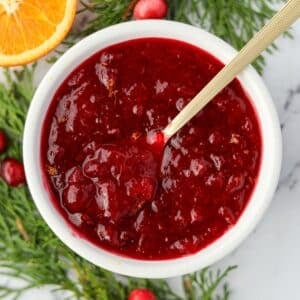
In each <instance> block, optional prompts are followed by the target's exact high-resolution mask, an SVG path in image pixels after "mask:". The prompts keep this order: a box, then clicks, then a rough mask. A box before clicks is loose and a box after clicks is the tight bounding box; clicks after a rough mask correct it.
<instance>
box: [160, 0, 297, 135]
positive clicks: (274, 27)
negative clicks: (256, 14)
mask: <svg viewBox="0 0 300 300" xmlns="http://www.w3.org/2000/svg"><path fill="white" fill-rule="evenodd" d="M299 17H300V0H289V1H288V2H287V3H286V5H285V6H284V7H283V8H282V9H281V10H280V11H278V12H277V13H276V14H275V15H274V16H273V18H272V19H271V20H270V21H269V22H268V23H267V24H266V25H265V26H264V27H263V28H262V29H261V30H260V31H259V32H258V33H257V34H256V35H255V36H254V37H253V38H252V39H251V40H250V41H249V42H248V43H247V44H246V45H245V46H244V47H243V48H242V50H241V51H240V52H239V53H238V54H237V55H236V56H235V57H234V58H233V60H232V61H231V62H230V63H228V64H227V65H226V66H225V67H224V68H223V69H222V70H221V71H220V72H219V73H218V74H217V75H216V76H215V77H214V78H213V79H212V80H211V81H210V82H209V83H208V84H207V85H206V86H205V87H204V88H203V89H202V90H201V91H200V92H199V93H198V94H197V95H196V96H195V97H194V98H193V99H192V100H191V101H190V102H189V103H188V104H187V105H186V106H185V107H184V109H183V110H182V111H181V112H180V113H179V114H178V115H177V116H176V117H175V118H174V119H173V120H172V121H171V122H170V123H169V125H168V126H167V127H166V128H165V129H164V131H163V133H164V135H165V138H166V140H168V139H169V138H170V137H171V136H172V135H173V134H175V133H176V132H177V131H178V130H179V129H180V128H181V127H183V126H184V125H185V124H186V123H187V122H188V121H189V120H190V119H192V118H193V117H194V116H195V115H196V114H197V113H198V112H199V111H200V110H201V109H202V108H203V107H204V106H205V105H206V104H208V103H209V102H210V101H211V100H212V99H213V98H214V97H215V96H216V95H217V94H218V93H219V92H220V91H221V90H222V89H223V88H224V87H226V86H227V85H228V84H229V83H230V82H231V81H232V80H233V79H234V78H235V76H236V75H238V74H239V73H240V72H241V71H242V70H243V69H244V68H245V67H246V66H247V65H248V64H250V63H251V62H252V61H253V60H255V59H256V58H257V57H258V56H259V55H260V54H261V52H263V51H264V50H265V49H266V48H267V47H268V46H269V45H270V44H271V43H272V42H273V41H274V40H275V39H276V38H277V37H278V36H279V35H280V34H282V33H283V32H284V31H285V30H286V29H288V28H289V27H290V25H292V24H293V23H294V22H295V21H296V20H297V19H298V18H299Z"/></svg>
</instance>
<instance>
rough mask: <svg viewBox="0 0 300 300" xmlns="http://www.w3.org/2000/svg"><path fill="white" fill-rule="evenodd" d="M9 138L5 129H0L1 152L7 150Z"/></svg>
mask: <svg viewBox="0 0 300 300" xmlns="http://www.w3.org/2000/svg"><path fill="white" fill-rule="evenodd" d="M6 147H7V138H6V135H5V133H4V132H3V131H1V130H0V154H1V153H3V152H4V151H5V150H6Z"/></svg>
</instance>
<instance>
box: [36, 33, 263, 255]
mask: <svg viewBox="0 0 300 300" xmlns="http://www.w3.org/2000/svg"><path fill="white" fill-rule="evenodd" d="M221 67H222V64H221V63H220V62H219V61H218V60H216V59H215V58H214V57H212V56H211V55H210V54H208V53H206V52H205V51H202V50H200V49H198V48H196V47H194V46H191V45H189V44H186V43H183V42H179V41H175V40H168V39H157V38H147V39H137V40H131V41H127V42H124V43H121V44H117V45H114V46H111V47H109V48H106V49H104V50H102V51H100V52H99V53H97V54H95V55H94V56H92V57H90V58H89V59H87V60H86V61H85V62H84V63H82V64H81V65H80V66H79V67H77V68H76V69H75V70H74V71H73V72H72V73H71V74H70V75H69V76H68V77H67V79H66V80H65V81H64V82H63V83H62V85H61V86H60V88H59V89H58V91H57V92H56V94H55V96H54V99H53V101H52V103H51V105H50V108H49V110H48V112H47V116H46V119H45V122H44V127H43V134H42V140H41V158H42V160H41V161H42V168H43V171H44V174H45V181H46V184H47V187H48V189H49V191H50V193H51V195H52V201H53V202H54V203H55V205H56V206H57V208H58V209H59V210H60V212H61V213H62V215H63V216H64V218H65V219H66V220H67V221H68V222H69V223H70V225H71V226H72V227H73V229H74V230H75V231H76V232H77V233H79V234H80V235H81V236H82V237H84V238H86V239H88V240H90V241H91V242H93V243H94V244H96V245H98V246H99V247H101V248H104V249H107V250H109V251H111V252H114V253H118V254H121V255H125V256H128V257H134V258H138V259H150V260H151V259H168V258H176V257H180V256H183V255H187V254H191V253H195V252H196V251H199V250H200V249H202V248H203V247H205V246H207V245H209V244H210V243H211V242H213V241H214V240H216V239H217V238H219V237H220V236H221V235H222V234H223V233H224V232H225V231H227V230H228V229H229V228H230V227H231V226H233V225H234V224H235V223H236V222H237V220H238V218H239V217H240V215H241V214H242V212H243V210H244V208H245V206H246V205H247V202H248V201H249V198H250V196H251V193H252V191H253V189H254V186H255V182H256V180H257V177H258V173H259V166H260V157H261V149H262V141H261V135H260V130H259V125H258V121H257V117H256V115H255V112H254V109H253V108H252V106H251V103H250V101H249V99H248V98H247V96H246V94H245V92H244V91H243V89H242V87H241V85H240V84H239V82H238V81H237V80H235V81H234V82H233V83H231V84H230V85H229V86H228V87H227V88H225V89H224V90H223V91H222V92H221V93H220V94H219V95H218V96H217V97H216V98H215V99H214V100H213V101H212V102H211V103H210V104H209V105H208V106H207V107H206V108H205V109H203V110H202V111H201V112H200V113H199V114H198V115H197V116H196V117H195V118H193V120H192V121H190V122H189V123H188V124H187V125H186V126H185V127H184V128H183V129H182V130H180V131H179V132H178V133H177V134H176V135H175V136H173V137H172V138H171V139H170V140H169V141H168V143H167V145H166V147H165V149H164V150H163V154H162V155H161V157H159V155H157V153H155V151H151V149H150V148H149V145H147V144H146V143H145V137H146V136H147V135H149V133H152V132H153V130H158V129H162V128H164V127H165V126H166V125H167V124H168V122H170V120H171V119H172V118H173V117H174V116H175V115H176V114H177V113H178V112H179V111H180V110H181V109H182V108H183V107H184V106H185V105H186V104H187V103H188V102H189V101H190V100H191V98H192V97H193V96H194V95H195V94H196V93H197V92H198V91H199V90H200V89H201V88H203V87H204V85H205V84H206V83H207V82H208V81H209V80H210V79H211V78H212V77H213V76H214V75H215V74H216V73H217V72H218V70H220V69H221Z"/></svg>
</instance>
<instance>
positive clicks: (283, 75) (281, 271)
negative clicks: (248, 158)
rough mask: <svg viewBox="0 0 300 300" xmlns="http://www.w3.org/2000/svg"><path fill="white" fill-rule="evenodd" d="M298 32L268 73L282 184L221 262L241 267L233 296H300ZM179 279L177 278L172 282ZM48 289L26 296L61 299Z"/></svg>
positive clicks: (274, 299)
mask: <svg viewBox="0 0 300 300" xmlns="http://www.w3.org/2000/svg"><path fill="white" fill-rule="evenodd" d="M293 33H294V40H288V39H280V40H279V42H278V45H279V50H280V51H279V52H276V53H275V54H274V55H272V56H269V57H268V59H267V67H266V69H265V73H264V79H265V82H266V85H267V87H268V88H269V90H270V92H271V94H272V96H273V99H274V102H275V104H276V107H277V110H278V113H279V117H280V121H281V124H282V133H283V140H284V157H283V167H282V173H281V179H280V184H279V187H278V190H277V192H276V195H275V197H274V200H273V202H272V204H271V206H270V208H269V210H268V211H267V213H266V215H265V217H264V219H263V221H262V222H261V223H260V224H259V226H258V227H257V229H256V230H255V232H253V233H252V234H251V235H250V237H249V238H248V239H247V240H246V241H245V242H244V243H243V244H242V245H241V246H240V247H239V249H237V250H236V251H235V252H233V253H232V254H231V255H229V256H227V257H226V258H225V259H223V260H222V261H220V262H219V263H217V264H216V267H220V268H224V267H226V266H228V265H238V266H239V267H238V269H237V270H236V271H234V272H233V273H232V274H231V276H230V278H229V281H230V286H231V288H232V290H233V295H232V298H231V299H232V300H254V299H255V300H268V299H270V300H282V299H300V296H299V278H300V276H299V270H300V196H299V195H300V134H299V131H300V58H299V57H300V21H299V22H298V23H296V25H295V26H294V30H293ZM42 72H43V70H42ZM270 176H272V174H270ZM0 281H1V282H3V281H5V278H0ZM177 281H178V279H172V280H171V284H172V285H174V286H175V285H176V283H177ZM48 290H49V289H48V288H43V289H41V290H35V291H31V292H28V293H26V294H25V295H24V296H23V297H22V298H21V299H22V300H29V299H30V300H32V299H39V298H41V299H43V300H50V299H51V300H54V299H59V298H58V297H57V296H54V295H51V294H50V293H48ZM111 300H113V299H111Z"/></svg>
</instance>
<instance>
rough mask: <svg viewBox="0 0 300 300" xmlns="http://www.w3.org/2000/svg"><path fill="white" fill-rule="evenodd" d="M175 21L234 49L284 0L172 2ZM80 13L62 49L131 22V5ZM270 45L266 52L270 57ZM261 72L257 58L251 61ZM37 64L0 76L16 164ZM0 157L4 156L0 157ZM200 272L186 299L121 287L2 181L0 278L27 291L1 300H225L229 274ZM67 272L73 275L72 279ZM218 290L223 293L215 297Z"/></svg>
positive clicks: (0, 118) (2, 117)
mask: <svg viewBox="0 0 300 300" xmlns="http://www.w3.org/2000/svg"><path fill="white" fill-rule="evenodd" d="M168 2H169V7H170V9H169V15H168V18H169V19H172V20H178V21H183V22H187V23H191V24H194V25H197V26H200V27H203V28H206V29H208V30H209V31H211V32H213V33H214V34H216V35H218V36H219V37H221V38H223V39H225V40H227V41H228V42H229V43H231V44H232V45H233V46H234V47H236V48H237V49H239V48H241V47H242V46H243V45H244V43H245V42H246V41H247V40H249V39H250V37H251V36H252V35H253V34H254V33H255V32H256V31H257V30H258V29H259V28H260V27H261V26H262V25H263V24H264V23H265V22H266V20H267V19H269V18H270V17H271V16H272V15H273V14H274V10H273V5H274V4H275V3H277V2H278V3H280V2H283V1H281V0H278V1H272V0H239V1H236V0H226V1H225V0H209V1H208V0H169V1H168ZM81 3H82V7H83V8H82V9H81V11H79V15H80V14H81V13H83V12H87V11H88V12H89V13H91V14H92V18H91V19H90V20H89V21H87V22H86V23H85V25H83V28H82V30H80V32H77V33H72V34H71V35H70V36H69V38H68V39H67V42H66V44H67V45H68V46H70V45H72V44H73V43H74V42H76V41H77V40H78V39H81V38H83V37H84V36H86V35H88V34H90V33H92V32H94V31H96V30H99V29H101V28H104V27H106V26H109V25H113V24H116V23H119V22H122V21H125V20H128V19H130V17H131V13H132V8H133V5H132V3H134V1H130V0H122V1H119V0H89V1H88V0H82V1H81ZM273 49H275V46H273V47H271V48H270V51H272V50H273ZM255 66H256V68H257V69H258V70H259V71H261V70H262V68H263V66H264V59H263V58H262V57H260V58H259V60H258V61H257V62H256V63H255ZM34 71H35V65H33V66H27V67H25V68H23V69H21V70H19V71H12V70H4V72H5V75H6V82H5V83H0V129H2V130H4V131H5V133H6V134H8V136H9V144H10V146H9V150H8V152H7V153H6V154H5V155H9V156H11V157H15V158H17V159H21V156H22V151H21V143H22V133H23V127H24V122H25V118H26V112H27V109H28V106H29V104H30V101H31V99H32V96H33V93H34V90H35V87H34V84H33V77H34ZM2 158H4V154H2V155H1V156H0V159H2ZM234 268H235V267H229V268H228V269H226V270H224V271H223V272H221V271H213V270H211V269H204V270H202V271H199V272H196V273H194V274H191V275H187V276H185V277H184V278H183V287H184V291H185V297H184V298H182V297H179V296H178V295H177V294H175V293H174V292H173V291H172V290H171V289H170V287H169V285H168V284H167V282H166V281H164V280H143V279H134V278H128V279H126V280H122V282H120V281H119V280H117V279H116V278H115V276H114V275H113V274H112V273H111V272H108V271H105V270H103V269H101V268H98V267H96V266H94V265H93V264H90V263H89V262H87V261H85V260H84V259H82V258H80V257H79V256H77V255H76V254H75V253H73V252H72V251H71V250H69V249H68V248H67V247H66V246H64V245H63V244H62V243H61V242H60V241H59V240H58V239H57V238H56V236H54V234H53V233H52V232H51V231H50V229H49V228H48V226H47V225H46V224H45V222H44V221H43V219H42V218H41V216H40V215H39V213H38V212H37V210H36V208H35V206H34V204H33V201H32V199H31V196H30V193H29V191H28V188H27V187H26V186H25V187H21V188H9V187H8V186H7V185H6V184H5V183H4V182H3V181H1V180H0V274H2V275H5V276H7V277H11V278H19V279H22V280H23V281H24V286H23V287H19V288H11V287H7V286H0V298H1V299H3V298H4V297H6V296H11V297H14V298H18V297H19V296H20V295H22V294H23V293H24V292H25V291H27V290H28V289H31V288H34V287H40V286H43V285H52V286H53V290H54V291H68V292H69V293H70V295H71V296H72V297H73V298H75V299H85V300H90V299H91V300H94V299H99V300H106V299H107V300H111V299H114V300H123V299H124V300H125V299H126V298H127V296H128V294H129V292H130V290H132V289H133V288H137V287H146V288H149V289H151V290H153V292H154V293H155V294H156V295H157V299H159V300H195V299H197V300H228V299H229V296H230V291H229V288H228V286H227V284H224V281H225V280H226V278H227V276H228V274H229V272H231V271H232V270H233V269H234ZM70 274H72V276H70ZM220 289H221V292H220V293H221V294H220V295H218V291H220Z"/></svg>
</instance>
